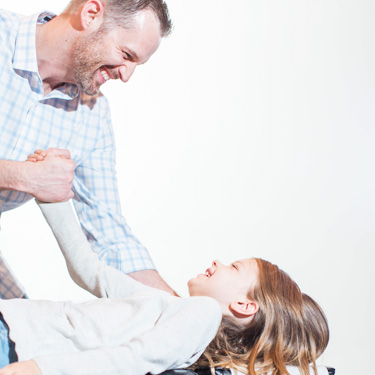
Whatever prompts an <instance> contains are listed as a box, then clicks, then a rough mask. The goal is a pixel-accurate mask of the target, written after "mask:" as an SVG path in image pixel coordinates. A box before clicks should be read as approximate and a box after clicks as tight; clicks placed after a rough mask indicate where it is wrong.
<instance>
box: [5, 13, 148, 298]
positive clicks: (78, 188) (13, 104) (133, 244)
mask: <svg viewBox="0 0 375 375" xmlns="http://www.w3.org/2000/svg"><path fill="white" fill-rule="evenodd" d="M53 16H54V15H52V14H49V13H47V12H45V13H42V14H39V15H34V16H31V17H23V16H19V15H16V14H14V13H11V12H7V11H0V66H1V67H2V68H1V70H0V159H3V160H16V161H17V160H18V161H23V160H26V158H27V156H28V155H29V154H30V153H32V152H33V151H35V150H36V149H39V148H40V149H47V148H49V147H57V148H65V149H68V150H69V151H70V153H71V156H72V159H73V160H74V161H75V163H76V166H77V167H76V171H75V172H76V177H75V179H74V182H73V191H74V193H75V197H74V200H73V203H74V206H75V208H76V211H77V215H78V217H79V220H80V222H81V225H82V229H83V231H84V233H85V234H86V236H87V238H88V240H89V241H90V243H91V245H92V248H93V250H94V251H95V252H97V253H98V254H99V257H100V258H102V259H104V260H105V261H106V262H107V264H109V265H111V266H114V267H116V268H118V269H120V270H121V271H123V272H126V273H129V272H134V271H140V270H144V269H154V264H153V262H152V260H151V258H150V256H149V254H148V251H147V250H146V249H145V248H144V247H143V246H142V245H141V243H140V242H139V241H138V240H137V238H136V237H135V236H134V235H133V234H132V232H131V230H130V228H129V226H128V225H127V223H126V222H125V219H124V217H123V216H122V214H121V209H120V201H119V197H118V189H117V181H116V176H115V174H116V172H115V145H114V139H113V138H114V137H113V131H112V126H111V119H110V112H109V106H108V103H107V101H106V99H105V97H104V96H103V95H102V94H99V95H97V96H94V97H92V96H87V95H85V94H84V93H82V92H80V91H79V90H78V88H77V87H76V86H75V85H72V84H65V85H63V86H61V87H59V88H57V89H55V90H53V91H52V92H51V93H49V94H48V95H46V96H44V93H43V84H42V81H41V78H40V76H39V74H38V68H37V59H36V50H35V26H36V23H37V22H39V23H40V22H46V21H48V20H49V19H50V18H53ZM30 199H32V197H31V196H30V195H28V194H24V193H21V192H17V191H6V190H2V191H0V214H1V212H3V211H7V210H10V209H13V208H16V207H18V206H20V205H21V204H23V203H25V202H27V201H28V200H30ZM9 276H11V273H9ZM1 279H2V280H3V281H2V282H1V281H0V295H1V294H2V293H3V292H2V289H4V290H5V291H7V292H6V293H5V294H3V297H6V295H9V296H13V295H17V296H18V295H19V294H20V293H21V295H22V294H24V291H23V289H22V287H16V286H15V285H17V283H15V284H14V285H13V284H12V282H8V281H4V278H3V277H2V278H1ZM5 279H7V277H5ZM5 283H8V284H5ZM17 288H18V290H16V289H17ZM13 290H16V292H15V293H13Z"/></svg>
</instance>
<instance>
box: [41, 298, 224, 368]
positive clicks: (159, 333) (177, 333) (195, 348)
mask: <svg viewBox="0 0 375 375" xmlns="http://www.w3.org/2000/svg"><path fill="white" fill-rule="evenodd" d="M175 300H176V302H175V303H172V304H171V305H170V306H169V308H167V309H166V310H165V312H164V313H163V315H162V316H161V318H160V319H159V321H158V322H157V323H156V325H155V326H154V327H153V328H152V329H151V330H149V331H146V332H145V333H144V334H142V335H141V336H139V337H136V338H134V339H133V340H131V341H130V342H129V343H127V344H125V345H121V346H118V347H105V348H98V349H94V350H88V351H83V352H76V353H60V354H56V355H49V356H43V357H36V358H34V360H35V361H36V362H37V363H38V365H39V367H40V368H41V370H42V374H43V375H72V374H74V375H102V374H103V373H105V374H107V375H145V374H147V373H151V374H159V373H161V372H163V371H165V370H168V369H175V368H185V367H187V366H189V365H191V364H193V363H194V362H195V361H196V360H197V359H198V358H199V357H200V355H201V354H202V352H203V351H204V349H205V348H206V347H207V345H208V344H209V343H210V342H211V340H212V339H213V338H214V337H215V335H216V332H217V329H218V327H219V325H220V322H221V310H220V307H219V305H218V303H217V302H216V301H215V300H214V299H211V298H209V297H191V298H185V299H175Z"/></svg>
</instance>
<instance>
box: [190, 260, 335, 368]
mask: <svg viewBox="0 0 375 375" xmlns="http://www.w3.org/2000/svg"><path fill="white" fill-rule="evenodd" d="M255 260H256V262H257V265H258V270H259V275H258V283H257V285H256V286H255V287H254V290H251V291H249V298H251V299H253V300H254V301H256V302H257V303H258V304H259V310H258V312H257V313H256V314H255V316H254V318H253V319H252V320H251V322H250V323H248V324H247V325H243V324H241V323H240V322H239V321H238V320H237V319H235V318H233V317H229V316H224V317H223V320H222V323H221V326H220V328H219V330H218V332H217V335H216V337H215V338H214V339H213V341H212V342H211V343H210V345H209V346H208V347H207V349H206V350H205V352H204V353H203V354H202V356H201V358H200V359H199V360H198V361H197V363H196V364H195V365H196V366H210V367H211V368H213V367H217V366H221V367H230V368H233V369H236V370H238V371H241V372H243V373H247V374H249V375H261V374H267V373H269V374H272V375H287V374H288V371H287V369H286V366H287V365H293V366H297V367H298V368H299V370H300V372H301V374H302V375H309V374H310V368H309V366H310V364H311V365H312V366H313V368H314V371H315V373H316V374H317V370H316V363H315V361H316V359H317V358H318V357H319V356H320V355H321V354H322V353H323V351H324V349H325V348H326V346H327V344H328V339H329V331H328V324H327V319H326V317H325V315H324V313H323V311H322V309H321V308H320V306H319V305H318V304H317V303H316V302H315V301H314V300H313V299H312V298H310V297H309V296H308V295H306V294H303V293H301V291H300V289H299V287H298V285H297V284H296V283H295V282H294V281H293V280H292V279H291V278H290V277H289V276H288V275H287V274H286V273H285V272H284V271H282V270H280V269H279V268H278V267H277V266H276V265H274V264H272V263H270V262H267V261H265V260H263V259H258V258H257V259H255Z"/></svg>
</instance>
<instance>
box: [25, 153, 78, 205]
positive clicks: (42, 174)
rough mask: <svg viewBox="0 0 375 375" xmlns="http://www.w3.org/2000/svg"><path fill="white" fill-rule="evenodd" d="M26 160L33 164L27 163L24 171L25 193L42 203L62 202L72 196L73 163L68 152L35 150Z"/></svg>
mask: <svg viewBox="0 0 375 375" xmlns="http://www.w3.org/2000/svg"><path fill="white" fill-rule="evenodd" d="M27 160H28V161H29V162H30V161H32V162H34V163H27V167H28V168H26V169H25V173H26V176H27V178H26V185H25V186H24V191H25V192H26V193H29V194H31V195H33V196H34V197H35V198H37V199H39V200H41V201H43V202H62V201H66V200H69V199H70V198H72V197H73V196H74V193H73V191H72V182H73V179H74V168H75V163H74V161H73V160H72V159H71V157H70V152H69V151H68V150H64V149H58V148H49V149H47V150H46V151H44V150H36V151H35V153H34V154H32V155H29V157H28V159H27Z"/></svg>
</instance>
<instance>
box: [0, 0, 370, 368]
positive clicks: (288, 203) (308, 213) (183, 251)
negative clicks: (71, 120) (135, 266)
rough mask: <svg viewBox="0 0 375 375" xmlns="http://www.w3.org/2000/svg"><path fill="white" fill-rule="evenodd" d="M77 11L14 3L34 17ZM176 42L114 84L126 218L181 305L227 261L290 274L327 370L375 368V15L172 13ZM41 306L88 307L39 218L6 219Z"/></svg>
mask: <svg viewBox="0 0 375 375" xmlns="http://www.w3.org/2000/svg"><path fill="white" fill-rule="evenodd" d="M65 4H66V1H65V0H55V1H54V2H53V4H52V5H51V2H50V1H48V0H34V1H32V2H31V1H29V0H18V1H14V2H12V3H9V2H5V1H4V0H2V1H1V6H2V7H6V8H7V9H11V10H14V11H17V12H20V13H23V14H31V13H36V12H38V11H40V10H44V9H49V10H52V11H55V12H57V13H58V12H60V11H61V10H62V9H63V7H64V6H65ZM168 4H169V6H170V11H171V16H172V18H173V21H174V24H175V29H174V32H173V34H172V35H171V36H170V37H169V38H168V39H166V40H164V41H163V43H162V45H161V47H160V49H159V51H158V52H157V53H156V54H155V56H153V57H152V58H151V60H150V62H149V63H147V64H146V65H144V66H142V67H139V68H137V70H136V72H135V75H134V76H133V77H132V79H131V80H130V82H129V83H128V84H126V85H123V84H121V83H118V82H109V83H107V84H106V85H105V86H104V87H103V92H104V93H105V94H106V95H107V96H108V98H109V100H110V103H111V108H112V115H113V124H114V128H115V133H116V139H117V147H118V178H119V186H120V194H121V198H122V206H123V210H124V213H125V217H126V218H127V221H128V222H129V224H130V225H131V227H132V228H133V231H134V232H135V234H136V235H137V236H138V237H139V238H140V240H141V241H142V242H143V243H144V244H145V245H146V246H147V247H148V248H149V250H150V252H151V254H152V255H153V258H154V260H155V261H156V264H157V266H158V268H159V271H160V272H161V274H162V275H163V276H164V277H165V279H166V280H167V281H168V282H169V283H170V284H171V285H172V286H173V287H175V289H176V290H177V291H178V292H179V293H181V294H182V295H187V289H186V281H187V280H188V279H189V278H190V277H191V276H194V275H196V274H197V273H199V272H202V271H204V270H205V269H206V267H207V266H208V265H209V264H210V262H211V261H212V260H213V259H215V258H218V259H220V260H222V261H224V262H229V261H232V260H235V259H240V258H243V257H250V256H259V257H263V258H265V259H268V260H271V261H272V262H274V263H276V264H278V265H280V267H281V268H283V269H284V270H286V271H287V272H288V273H289V274H290V275H291V276H292V277H293V278H294V279H295V280H296V281H297V282H298V283H299V285H300V286H301V288H302V290H303V291H305V292H306V293H308V294H310V295H311V296H312V297H314V298H315V299H316V300H317V301H318V302H319V303H320V304H321V305H322V306H323V308H324V310H325V311H326V314H327V316H328V319H329V323H330V329H331V341H330V344H329V347H328V349H327V351H326V353H325V354H324V356H323V358H322V359H321V363H324V364H327V365H332V366H334V367H336V369H337V372H338V375H353V374H369V373H370V372H371V370H370V369H371V368H373V364H372V360H371V358H372V355H373V353H374V349H375V345H374V333H375V329H374V316H375V311H374V310H375V309H374V306H375V304H374V294H375V280H374V266H375V259H374V248H375V231H374V229H375V198H374V197H375V194H374V191H375V178H374V168H373V164H374V158H375V151H374V149H375V147H374V141H375V130H374V126H373V125H374V120H375V111H374V108H375V106H374V101H375V89H374V87H375V74H374V66H375V47H374V43H375V40H374V31H375V27H374V23H373V20H374V16H375V3H374V2H373V1H372V0H367V1H366V0H357V1H349V0H330V1H327V0H315V1H313V2H311V1H306V0H295V1H282V2H281V1H277V0H268V1H262V2H260V1H250V0H242V1H240V0H237V1H223V0H206V1H198V0H189V1H182V0H170V1H169V2H168ZM1 226H2V228H1V235H0V248H1V249H2V250H3V252H4V253H5V254H6V256H7V258H8V259H9V262H10V263H11V265H12V266H13V268H14V270H15V272H16V273H17V275H18V276H19V278H20V280H22V282H23V283H24V284H25V285H26V286H27V290H28V293H29V296H30V297H32V298H43V299H47V298H48V299H55V300H60V299H84V298H91V297H89V295H88V294H87V293H85V292H83V291H81V290H80V289H79V288H78V287H76V286H75V285H74V284H73V283H72V282H71V281H70V279H69V276H68V274H67V271H66V269H65V265H64V262H63V259H62V257H61V255H60V254H59V251H58V248H57V245H56V244H55V242H54V239H53V238H52V235H51V233H50V231H49V229H48V228H47V226H46V224H45V223H44V221H43V219H42V216H41V214H40V212H38V209H37V208H36V206H35V204H34V203H29V204H26V205H25V206H23V207H22V208H20V209H17V210H15V211H13V212H9V213H5V214H4V215H3V217H2V219H1Z"/></svg>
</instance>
